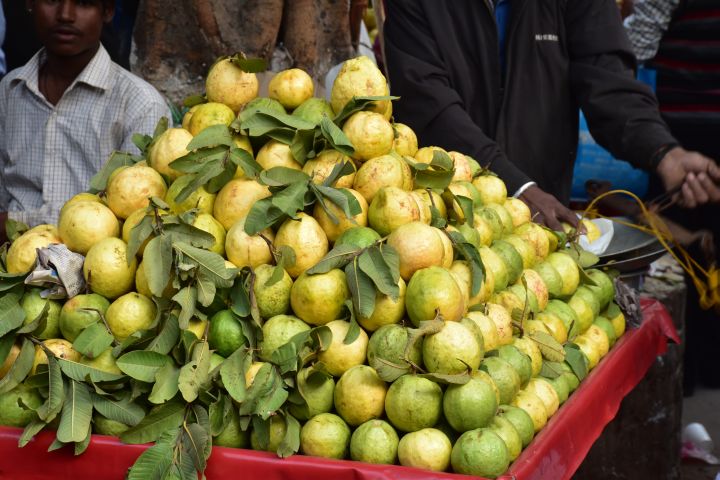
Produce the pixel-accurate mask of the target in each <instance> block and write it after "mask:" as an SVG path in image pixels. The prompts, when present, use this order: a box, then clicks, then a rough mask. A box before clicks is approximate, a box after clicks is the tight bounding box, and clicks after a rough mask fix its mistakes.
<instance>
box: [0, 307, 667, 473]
mask: <svg viewBox="0 0 720 480" xmlns="http://www.w3.org/2000/svg"><path fill="white" fill-rule="evenodd" d="M642 305H643V316H644V322H643V325H642V326H641V327H640V328H638V329H636V330H629V331H628V332H627V333H626V334H625V335H624V336H623V337H622V338H621V339H620V340H619V341H618V343H617V344H616V345H615V347H614V348H613V349H612V351H611V352H610V353H609V354H608V355H607V356H606V357H605V358H604V359H603V360H602V362H600V364H599V365H598V366H597V368H595V369H594V370H593V371H592V372H591V373H590V375H589V376H588V378H587V379H585V381H583V382H582V384H581V385H580V387H579V388H578V389H577V390H576V391H575V393H574V394H573V395H572V396H571V397H570V398H569V399H568V401H567V402H565V404H564V405H563V406H562V408H560V410H558V412H557V413H556V414H555V415H554V416H553V418H552V419H550V421H549V422H548V424H547V426H546V427H545V428H544V429H543V430H542V431H541V432H540V434H538V436H537V437H536V438H535V439H534V440H533V441H532V443H531V444H530V445H529V446H528V447H527V448H526V449H525V451H523V453H522V455H520V457H519V458H518V459H517V460H516V461H515V463H514V464H513V465H512V467H511V468H510V470H509V472H508V474H507V475H505V476H503V477H502V478H503V479H505V480H563V479H569V478H570V477H571V476H572V474H573V473H574V472H575V470H576V469H577V468H578V466H579V465H580V463H581V462H582V461H583V459H584V458H585V455H587V452H588V451H589V450H590V447H591V446H592V444H593V443H594V442H595V440H596V439H597V438H598V437H599V436H600V433H601V432H602V430H603V428H605V425H607V424H608V423H609V422H610V421H611V420H612V419H613V418H614V417H615V415H616V413H617V411H618V408H619V407H620V402H621V401H622V399H623V398H624V397H625V395H627V394H628V393H629V392H630V391H631V390H632V389H633V388H634V387H635V386H636V385H637V384H638V382H640V380H641V379H642V378H643V376H644V375H645V373H646V372H647V370H648V368H650V365H652V363H653V361H654V360H655V358H656V356H657V355H660V354H662V353H664V352H665V350H666V349H667V340H668V339H670V340H673V341H675V342H679V339H678V337H677V333H676V332H675V328H674V326H673V323H672V320H671V319H670V316H669V315H668V313H667V311H666V310H665V308H664V307H663V306H662V304H660V303H659V302H657V301H655V300H643V303H642ZM20 433H21V430H19V429H15V428H7V427H0V479H12V480H15V479H24V480H59V479H72V480H96V479H98V478H101V479H107V480H112V479H117V480H121V479H123V478H124V477H125V473H126V471H127V469H128V468H129V467H130V466H131V465H132V464H133V462H134V461H135V459H137V457H138V456H139V455H140V454H141V453H142V451H143V450H144V449H145V448H147V447H146V446H143V445H124V444H121V443H120V442H118V441H117V440H115V439H113V438H111V437H105V436H101V435H94V436H93V439H92V441H91V442H90V445H89V447H88V449H87V451H86V452H85V453H84V454H83V455H81V456H79V457H75V456H73V454H72V451H71V449H69V448H64V449H61V450H59V451H55V452H51V453H47V448H48V446H49V445H50V443H52V440H53V438H54V433H53V432H42V433H41V434H40V435H38V436H37V437H36V439H35V440H33V441H32V442H31V443H30V444H28V445H27V446H26V447H24V448H22V449H18V448H17V441H18V438H19V437H20ZM205 473H206V476H207V478H208V479H209V480H214V479H224V478H243V479H245V478H248V479H250V478H252V479H256V478H261V479H262V480H284V479H293V480H326V479H327V480H340V479H352V480H410V479H413V480H417V479H420V478H433V479H448V480H450V479H460V478H467V477H462V476H460V475H452V474H437V473H430V472H427V471H423V470H416V469H412V468H404V467H398V466H387V465H368V464H365V463H358V462H350V461H332V460H322V459H318V458H312V457H305V456H301V455H295V456H293V457H290V458H287V459H284V460H280V459H278V458H277V457H276V456H275V455H273V454H269V453H264V452H254V451H250V450H238V449H232V448H220V447H215V448H213V453H212V456H211V457H210V461H209V463H208V468H207V470H206V472H205Z"/></svg>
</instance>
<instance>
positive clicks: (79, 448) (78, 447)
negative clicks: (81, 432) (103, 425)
mask: <svg viewBox="0 0 720 480" xmlns="http://www.w3.org/2000/svg"><path fill="white" fill-rule="evenodd" d="M90 440H92V425H88V429H87V432H86V433H85V438H84V439H83V440H82V441H81V442H75V448H74V451H75V455H76V456H77V455H82V454H83V453H84V452H85V450H87V447H88V446H90Z"/></svg>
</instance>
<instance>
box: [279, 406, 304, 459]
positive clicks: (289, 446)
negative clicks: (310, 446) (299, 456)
mask: <svg viewBox="0 0 720 480" xmlns="http://www.w3.org/2000/svg"><path fill="white" fill-rule="evenodd" d="M298 450H300V422H298V421H297V419H296V418H295V417H293V416H292V415H290V414H289V413H286V414H285V436H284V437H283V440H282V442H280V446H279V447H278V450H277V454H278V457H280V458H287V457H289V456H290V455H293V454H295V453H297V452H298Z"/></svg>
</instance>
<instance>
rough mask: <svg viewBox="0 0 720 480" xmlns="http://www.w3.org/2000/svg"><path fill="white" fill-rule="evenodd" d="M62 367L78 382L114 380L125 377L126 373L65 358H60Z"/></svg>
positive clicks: (59, 361) (65, 372) (63, 370)
mask: <svg viewBox="0 0 720 480" xmlns="http://www.w3.org/2000/svg"><path fill="white" fill-rule="evenodd" d="M58 363H60V368H61V369H62V372H63V373H64V374H65V376H66V377H70V378H72V379H73V380H75V381H77V382H84V381H87V379H90V380H91V381H92V382H114V381H116V380H121V379H123V378H125V375H118V374H115V373H108V372H105V371H103V370H98V369H97V368H93V367H89V366H87V365H83V364H82V363H77V362H71V361H70V360H66V359H64V358H58Z"/></svg>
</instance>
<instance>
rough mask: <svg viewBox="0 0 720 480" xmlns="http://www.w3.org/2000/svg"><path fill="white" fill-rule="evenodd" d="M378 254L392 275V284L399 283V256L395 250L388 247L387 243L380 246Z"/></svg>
mask: <svg viewBox="0 0 720 480" xmlns="http://www.w3.org/2000/svg"><path fill="white" fill-rule="evenodd" d="M379 248H380V253H382V256H383V260H384V261H385V263H386V264H387V266H388V268H390V273H391V274H392V279H393V283H398V282H399V281H400V255H399V254H398V252H397V250H395V249H394V248H393V247H391V246H390V245H388V244H387V243H384V244H380V246H379Z"/></svg>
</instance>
